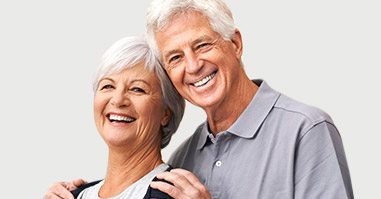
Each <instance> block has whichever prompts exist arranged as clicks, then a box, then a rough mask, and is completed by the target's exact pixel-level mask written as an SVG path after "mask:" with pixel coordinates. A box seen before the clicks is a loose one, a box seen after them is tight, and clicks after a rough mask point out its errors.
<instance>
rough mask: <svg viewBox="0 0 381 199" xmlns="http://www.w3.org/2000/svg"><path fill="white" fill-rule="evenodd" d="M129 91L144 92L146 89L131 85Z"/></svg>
mask: <svg viewBox="0 0 381 199" xmlns="http://www.w3.org/2000/svg"><path fill="white" fill-rule="evenodd" d="M130 91H133V92H137V93H146V91H145V90H144V89H142V88H139V87H133V88H131V89H130Z"/></svg>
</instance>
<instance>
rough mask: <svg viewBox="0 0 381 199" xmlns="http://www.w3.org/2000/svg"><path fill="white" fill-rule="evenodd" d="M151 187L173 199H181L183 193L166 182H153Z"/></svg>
mask: <svg viewBox="0 0 381 199" xmlns="http://www.w3.org/2000/svg"><path fill="white" fill-rule="evenodd" d="M150 186H151V187H152V188H154V189H158V190H160V191H162V192H164V193H167V194H168V195H169V196H171V197H172V198H180V196H181V191H180V190H179V189H178V188H176V187H175V186H173V185H171V184H168V183H166V182H161V181H154V182H151V185H150Z"/></svg>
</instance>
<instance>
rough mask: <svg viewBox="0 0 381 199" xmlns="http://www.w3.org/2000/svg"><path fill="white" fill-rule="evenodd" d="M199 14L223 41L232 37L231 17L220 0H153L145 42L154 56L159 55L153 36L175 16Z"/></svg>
mask: <svg viewBox="0 0 381 199" xmlns="http://www.w3.org/2000/svg"><path fill="white" fill-rule="evenodd" d="M188 12H199V13H200V14H202V15H203V16H205V17H206V18H207V19H208V21H209V24H210V26H211V28H212V29H213V30H214V31H215V32H217V33H219V34H220V35H221V36H222V37H223V38H224V39H225V40H229V39H231V38H232V36H233V35H234V31H235V28H236V26H235V24H234V20H233V15H232V13H231V11H230V9H229V8H228V6H227V5H226V4H225V3H224V2H223V1H222V0H153V1H152V3H151V5H150V7H149V8H148V11H147V24H146V29H147V32H146V33H147V41H148V44H149V45H150V47H151V48H152V49H153V51H154V53H155V55H156V56H157V57H160V55H161V53H160V51H159V49H158V47H157V43H156V38H155V34H156V32H157V31H160V30H161V29H163V28H164V27H165V26H166V25H168V24H169V23H170V21H171V19H172V17H173V16H175V15H181V14H187V13H188Z"/></svg>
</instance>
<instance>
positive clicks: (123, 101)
mask: <svg viewBox="0 0 381 199" xmlns="http://www.w3.org/2000/svg"><path fill="white" fill-rule="evenodd" d="M110 102H111V104H112V105H114V106H116V107H123V106H128V105H130V103H131V101H130V99H129V96H128V94H127V92H125V91H123V90H122V89H120V90H115V91H114V93H113V95H112V98H111V100H110Z"/></svg>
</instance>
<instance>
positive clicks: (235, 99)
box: [205, 75, 258, 135]
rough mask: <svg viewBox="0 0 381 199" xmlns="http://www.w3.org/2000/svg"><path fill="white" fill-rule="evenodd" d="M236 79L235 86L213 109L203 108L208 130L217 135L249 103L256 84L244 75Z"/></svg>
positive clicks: (225, 128)
mask: <svg viewBox="0 0 381 199" xmlns="http://www.w3.org/2000/svg"><path fill="white" fill-rule="evenodd" d="M239 79H240V80H237V81H238V82H237V84H236V85H235V88H233V89H231V90H232V92H231V93H229V96H227V97H226V98H225V100H224V101H223V102H221V103H220V104H219V105H218V106H216V107H215V108H213V109H205V112H206V114H207V117H208V124H209V130H210V131H211V132H212V133H213V134H214V135H217V134H218V133H219V132H222V131H226V130H227V129H228V128H229V127H230V126H232V125H233V123H234V122H235V121H236V120H237V119H238V117H239V116H240V115H241V114H242V112H243V111H244V110H245V109H246V107H247V106H248V105H249V103H250V102H251V100H252V99H253V97H254V95H255V93H256V92H257V90H258V86H257V85H256V84H254V83H253V82H252V81H251V80H250V79H249V78H248V77H247V76H246V75H243V77H242V78H239Z"/></svg>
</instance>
